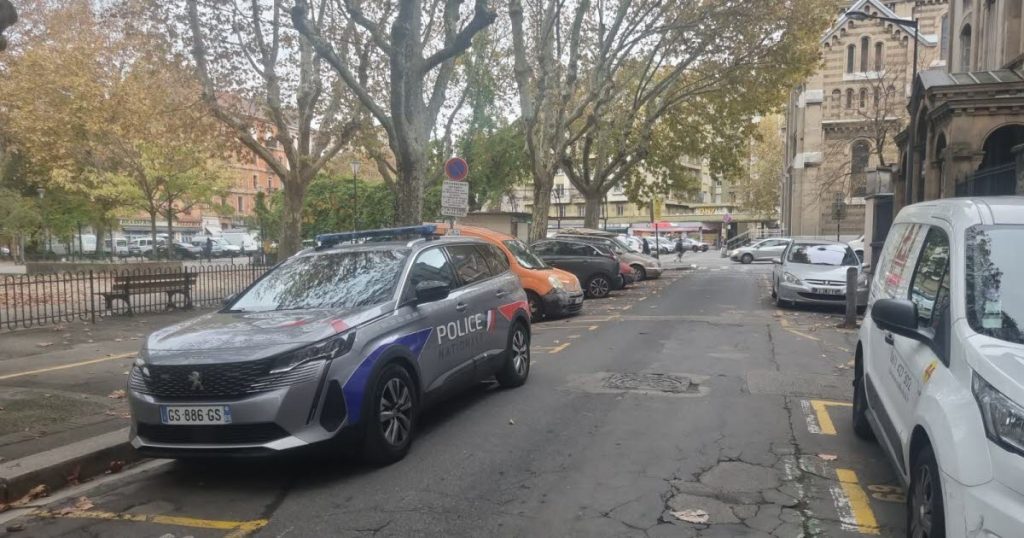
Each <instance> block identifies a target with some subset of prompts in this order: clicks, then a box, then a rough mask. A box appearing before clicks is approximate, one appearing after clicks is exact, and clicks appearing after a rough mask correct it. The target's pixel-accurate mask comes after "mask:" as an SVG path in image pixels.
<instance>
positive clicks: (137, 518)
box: [33, 510, 270, 538]
mask: <svg viewBox="0 0 1024 538" xmlns="http://www.w3.org/2000/svg"><path fill="white" fill-rule="evenodd" d="M33 515H35V516H37V517H47V518H69V519H99V520H104V521H133V522H137V523H156V524H158V525H172V526H175V527H188V528H193V529H212V530H222V531H231V532H229V533H228V534H227V535H226V536H225V538H244V537H245V536H248V535H250V534H252V533H253V532H256V531H258V530H260V529H262V528H263V527H266V526H267V524H268V523H270V520H267V519H253V520H250V521H222V520H216V519H198V518H193V517H183V516H162V515H151V514H126V513H116V512H101V511H94V510H86V511H82V512H70V513H67V514H61V513H58V512H49V511H39V512H36V513H34V514H33Z"/></svg>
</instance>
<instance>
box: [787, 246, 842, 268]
mask: <svg viewBox="0 0 1024 538" xmlns="http://www.w3.org/2000/svg"><path fill="white" fill-rule="evenodd" d="M787 261H789V263H802V264H807V265H833V266H836V267H838V266H841V265H857V255H856V254H855V253H854V252H853V249H851V248H850V247H848V246H846V245H822V244H819V243H797V244H795V245H793V247H792V248H790V249H789V256H788V257H787Z"/></svg>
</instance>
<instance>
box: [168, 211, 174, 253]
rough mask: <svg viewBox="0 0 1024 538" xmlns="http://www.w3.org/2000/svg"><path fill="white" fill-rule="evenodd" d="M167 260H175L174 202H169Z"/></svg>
mask: <svg viewBox="0 0 1024 538" xmlns="http://www.w3.org/2000/svg"><path fill="white" fill-rule="evenodd" d="M167 259H168V260H173V259H174V200H167Z"/></svg>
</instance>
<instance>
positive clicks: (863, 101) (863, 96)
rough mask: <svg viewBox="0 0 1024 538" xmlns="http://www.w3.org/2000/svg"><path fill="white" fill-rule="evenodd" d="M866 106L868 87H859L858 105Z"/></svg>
mask: <svg viewBox="0 0 1024 538" xmlns="http://www.w3.org/2000/svg"><path fill="white" fill-rule="evenodd" d="M866 106H868V89H867V88H861V89H860V107H861V108H864V107H866Z"/></svg>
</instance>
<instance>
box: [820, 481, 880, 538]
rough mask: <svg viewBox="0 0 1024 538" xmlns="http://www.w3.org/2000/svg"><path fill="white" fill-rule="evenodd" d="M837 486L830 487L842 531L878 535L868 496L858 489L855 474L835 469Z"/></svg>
mask: <svg viewBox="0 0 1024 538" xmlns="http://www.w3.org/2000/svg"><path fill="white" fill-rule="evenodd" d="M836 477H837V478H838V479H839V484H838V485H834V486H832V488H831V490H832V499H833V500H834V501H835V503H836V510H837V511H838V512H839V521H840V522H841V524H842V527H843V529H844V530H848V531H854V532H859V533H861V534H878V533H879V529H878V520H876V519H875V512H874V511H872V510H871V503H870V502H869V501H868V494H867V493H865V492H864V488H862V487H860V482H859V481H858V480H857V473H855V472H853V471H851V470H850V469H836Z"/></svg>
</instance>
